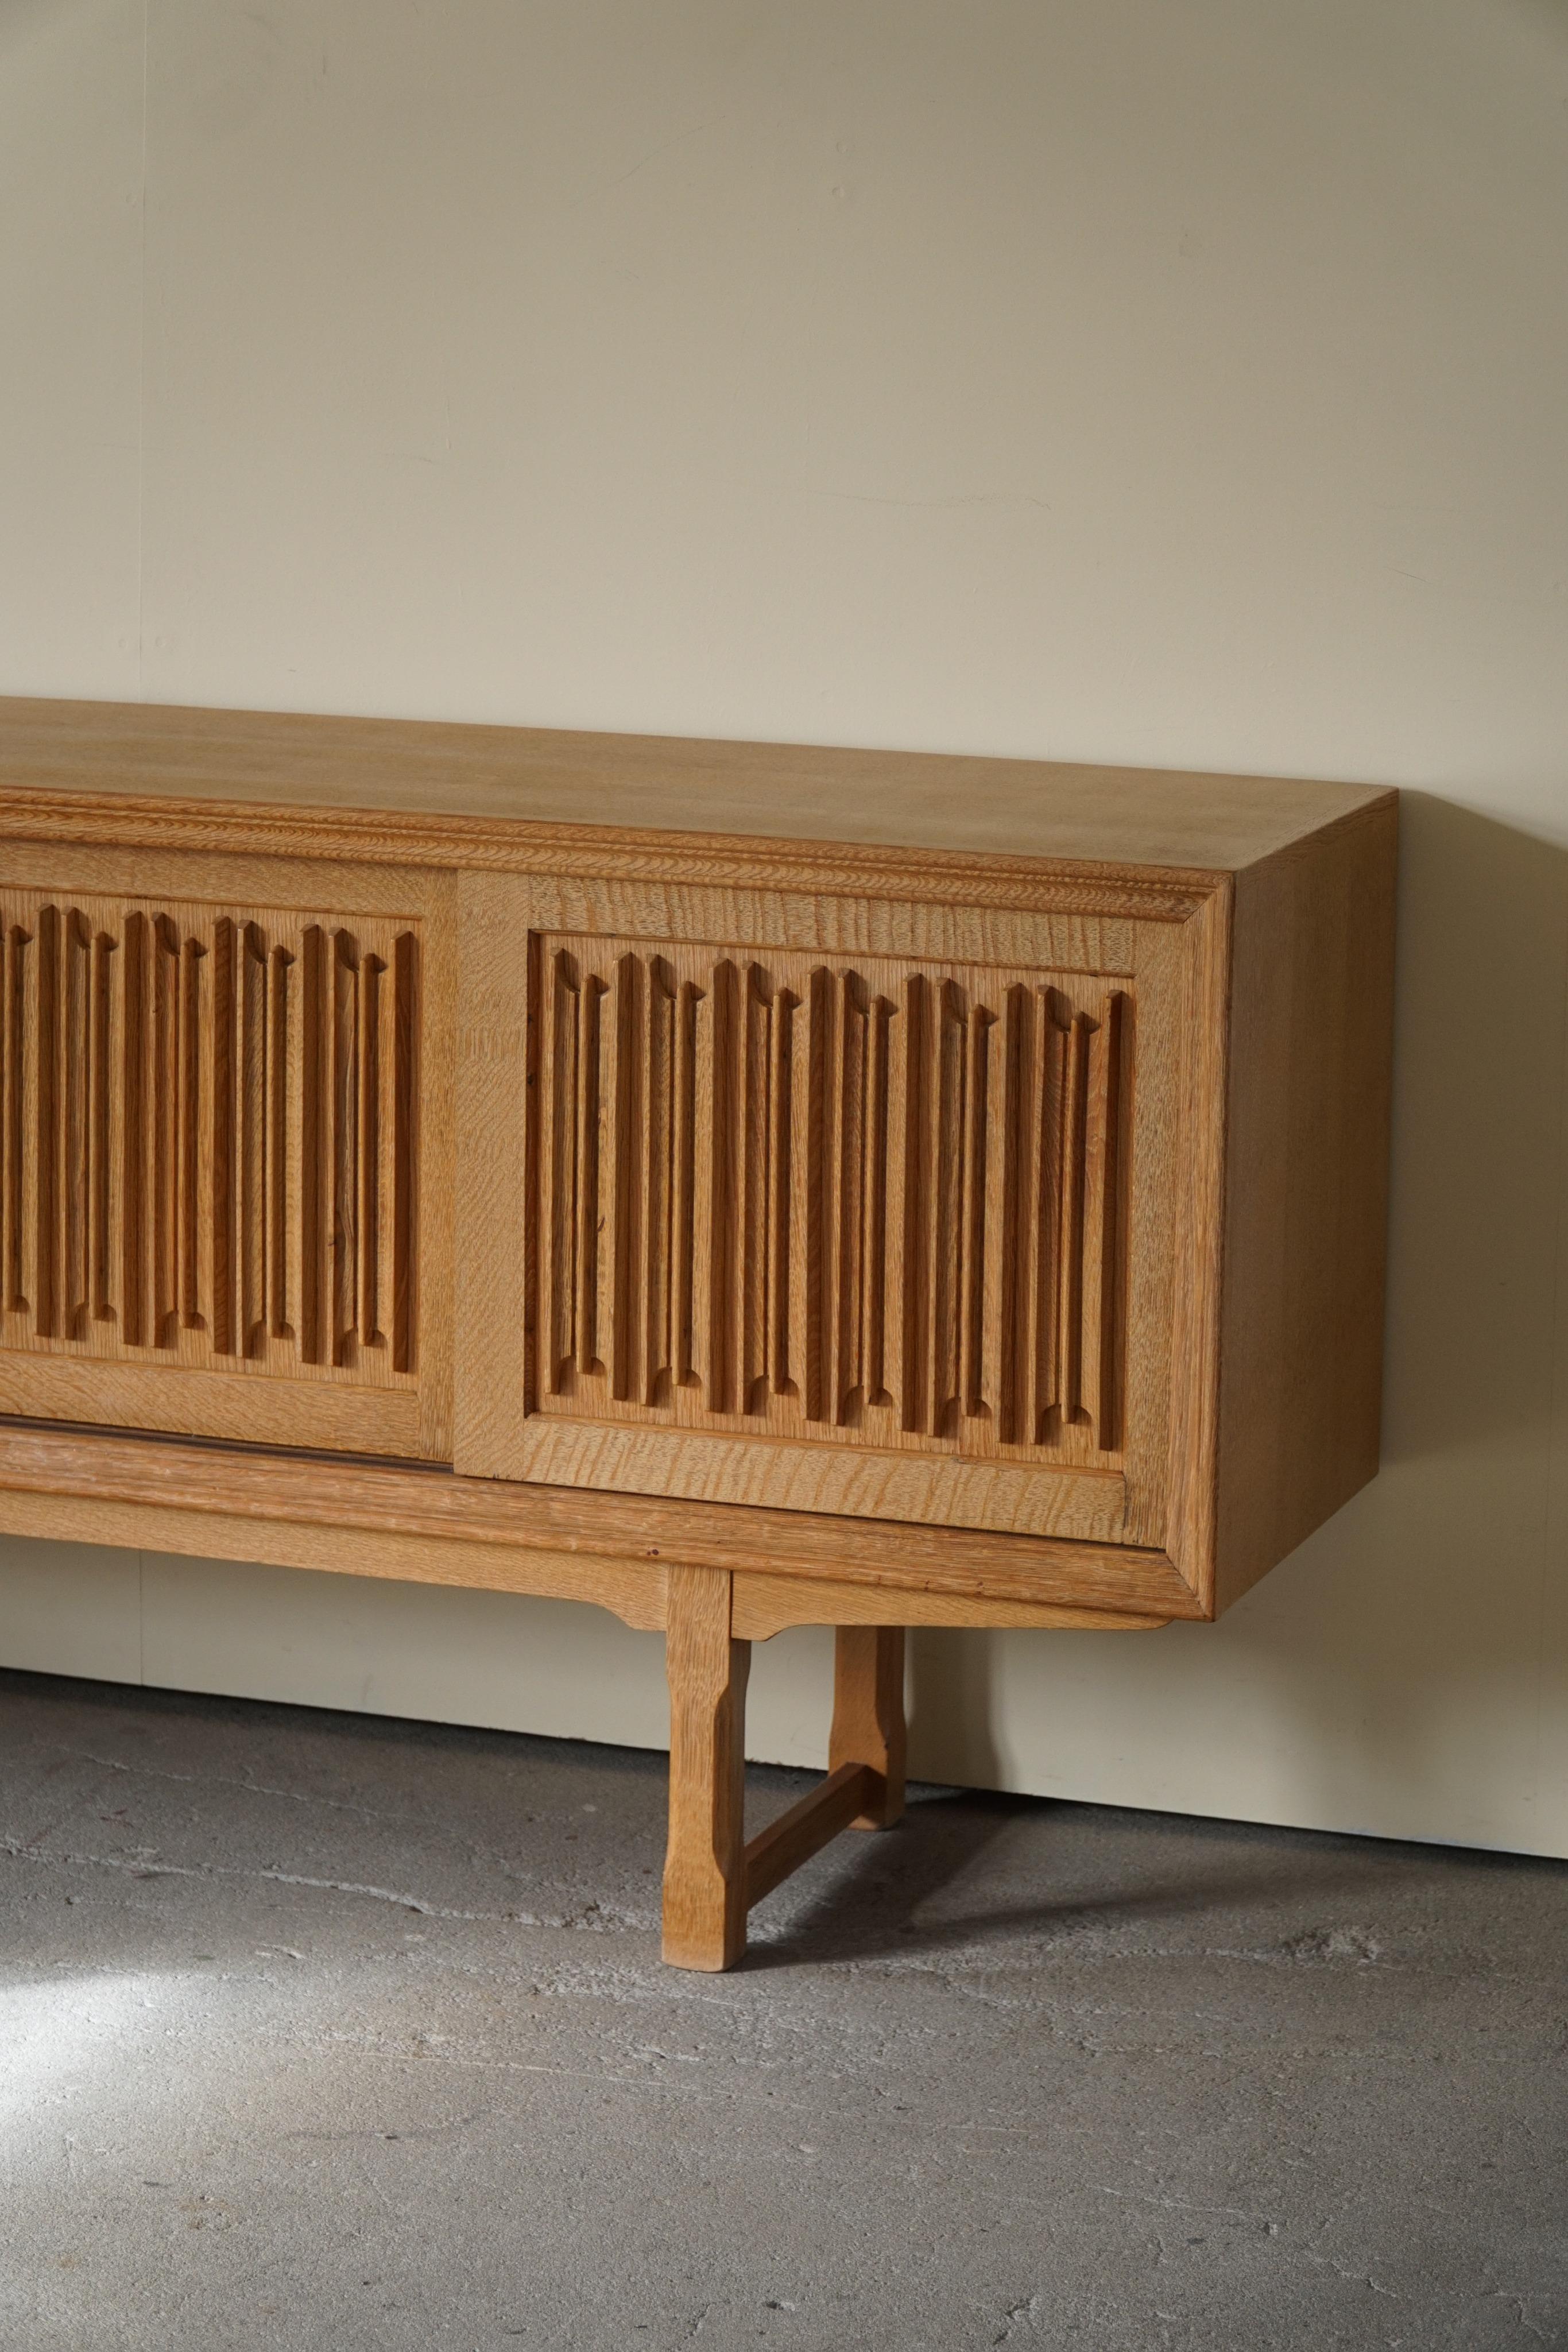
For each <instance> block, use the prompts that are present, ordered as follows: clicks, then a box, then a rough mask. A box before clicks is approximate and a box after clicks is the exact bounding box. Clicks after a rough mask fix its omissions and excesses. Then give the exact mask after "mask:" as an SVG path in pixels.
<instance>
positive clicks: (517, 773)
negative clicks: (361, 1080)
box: [0, 697, 1394, 873]
mask: <svg viewBox="0 0 1568 2352" xmlns="http://www.w3.org/2000/svg"><path fill="white" fill-rule="evenodd" d="M39 791H44V792H49V793H96V794H109V795H119V794H124V795H136V796H145V797H163V798H172V799H179V800H200V801H207V802H225V801H226V802H231V803H245V804H249V805H254V806H257V807H260V806H272V807H298V808H313V809H337V810H357V811H368V812H372V813H373V812H381V813H385V814H394V815H397V816H400V817H405V818H406V817H425V818H428V817H434V818H442V817H450V818H458V819H470V820H471V819H480V820H486V819H489V820H500V821H503V822H511V823H524V824H549V825H565V824H570V825H583V824H587V825H605V826H621V827H630V828H635V829H638V830H658V831H671V832H678V833H685V832H691V833H705V834H726V835H751V836H754V837H756V838H757V839H758V840H768V839H773V840H783V841H793V842H807V841H810V842H821V843H831V842H838V843H855V844H861V845H867V846H886V847H892V848H900V849H912V850H917V851H920V850H927V851H934V852H943V851H947V852H957V853H968V854H979V855H982V856H984V855H992V856H1009V857H1020V856H1021V857H1032V858H1040V859H1046V860H1050V861H1052V862H1061V861H1071V862H1077V861H1084V862H1090V863H1093V864H1096V865H1120V866H1145V867H1168V868H1174V869H1181V870H1184V871H1186V872H1189V873H1190V872H1193V871H1195V870H1197V871H1207V872H1212V873H1228V872H1237V871H1239V870H1241V869H1242V868H1244V867H1247V866H1251V865H1254V864H1256V863H1258V862H1259V861H1260V860H1261V859H1264V858H1267V857H1270V856H1273V855H1274V854H1275V853H1277V852H1278V851H1280V850H1282V849H1286V848H1288V847H1289V846H1290V845H1291V843H1292V842H1295V841H1299V840H1301V839H1302V838H1304V837H1305V836H1306V835H1310V834H1313V833H1316V832H1319V831H1321V830H1322V828H1323V827H1324V826H1328V825H1333V824H1336V823H1338V822H1340V821H1342V820H1343V819H1345V818H1348V817H1354V816H1355V815H1358V814H1362V813H1364V812H1365V811H1367V810H1370V809H1372V808H1375V807H1376V806H1378V805H1380V804H1383V803H1389V802H1391V801H1392V800H1393V799H1394V794H1393V793H1390V792H1388V791H1386V790H1379V789H1375V788H1369V787H1366V786H1363V785H1355V784H1343V783H1319V782H1305V781H1300V780H1295V779H1288V778H1280V777H1259V776H1228V775H1201V774H1187V773H1183V772H1164V771H1160V770H1155V769H1138V768H1112V767H1077V766H1069V765H1064V764H1061V763H1057V762H1051V761H1033V760H1001V759H983V758H975V757H968V756H957V755H947V754H945V753H936V752H918V751H832V750H826V749H822V748H820V747H817V746H812V745H806V744H781V743H741V742H726V741H721V740H706V739H699V738H684V737H677V736H656V735H603V734H572V733H566V732H561V731H558V730H547V729H543V728H514V727H491V726H475V725H469V724H463V725H445V724H441V723H437V722H433V721H429V720H421V719H342V718H322V717H302V716H297V715H294V714H290V713H284V712H274V711H232V710H207V709H183V708H174V707H169V706H159V705H154V704H144V703H112V702H69V701H56V700H41V699H31V698H18V697H0V799H3V798H4V796H5V794H7V793H28V794H30V793H37V792H39Z"/></svg>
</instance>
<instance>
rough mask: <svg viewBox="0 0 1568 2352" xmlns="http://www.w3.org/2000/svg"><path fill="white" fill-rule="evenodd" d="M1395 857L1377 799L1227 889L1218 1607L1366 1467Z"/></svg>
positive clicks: (1374, 1434) (1374, 1391)
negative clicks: (1229, 941) (1230, 931)
mask: <svg viewBox="0 0 1568 2352" xmlns="http://www.w3.org/2000/svg"><path fill="white" fill-rule="evenodd" d="M1396 854H1397V839H1396V811H1395V808H1394V806H1393V805H1392V804H1388V805H1385V806H1380V807H1378V808H1375V809H1372V810H1369V811H1367V812H1366V813H1365V814H1364V815H1362V816H1361V817H1359V818H1358V819H1357V820H1356V821H1355V822H1354V824H1343V825H1341V826H1339V827H1336V828H1335V829H1333V830H1332V831H1330V832H1327V833H1324V834H1321V835H1316V836H1314V837H1313V838H1312V839H1311V840H1309V841H1306V842H1302V843H1299V844H1297V845H1294V846H1293V847H1291V849H1290V850H1289V851H1282V852H1281V853H1280V854H1279V856H1276V857H1275V858H1272V859H1270V860H1269V861H1267V862H1265V863H1263V864H1261V865H1260V866H1256V867H1254V868H1253V869H1252V870H1251V871H1250V872H1249V873H1248V874H1246V875H1244V876H1242V877H1239V880H1238V883H1237V887H1236V918H1235V922H1236V946H1235V956H1234V968H1233V973H1232V988H1231V1014H1230V1051H1229V1057H1228V1098H1227V1109H1228V1129H1227V1153H1226V1161H1227V1181H1226V1192H1225V1210H1224V1221H1223V1234H1224V1265H1223V1272H1222V1276H1221V1279H1220V1285H1219V1299H1220V1329H1219V1332H1218V1360H1219V1365H1220V1368H1221V1369H1220V1378H1219V1395H1218V1442H1217V1445H1216V1449H1215V1493H1216V1506H1215V1508H1216V1515H1217V1533H1216V1538H1215V1549H1216V1556H1217V1557H1216V1585H1215V1607H1216V1608H1217V1609H1223V1608H1227V1607H1228V1606H1229V1604H1230V1603H1231V1602H1232V1601H1235V1600H1237V1599H1238V1598H1239V1595H1240V1594H1241V1593H1242V1592H1244V1591H1246V1590H1247V1589H1248V1587H1249V1585H1251V1584H1253V1583H1254V1582H1256V1580H1257V1579H1258V1578H1259V1577H1260V1576H1261V1575H1262V1574H1263V1572H1264V1570H1266V1569H1268V1568H1270V1567H1271V1566H1272V1565H1273V1564H1274V1562H1275V1561H1276V1560H1278V1559H1282V1558H1283V1557H1284V1555H1285V1554H1286V1553H1287V1552H1289V1551H1291V1550H1292V1549H1294V1548H1295V1546H1296V1545H1297V1544H1298V1543H1300V1542H1301V1540H1302V1538H1304V1537H1306V1536H1308V1535H1310V1534H1311V1533H1312V1529H1313V1528H1316V1527H1319V1526H1321V1525H1322V1521H1323V1520H1324V1519H1326V1518H1327V1517H1329V1515H1330V1514H1331V1513H1332V1512H1333V1511H1335V1510H1337V1509H1338V1508H1339V1507H1340V1506H1341V1505H1342V1504H1343V1503H1344V1502H1346V1501H1347V1500H1348V1499H1349V1497H1350V1496H1352V1495H1353V1494H1354V1493H1355V1491H1356V1489H1357V1488H1358V1487H1360V1486H1364V1484H1365V1483H1366V1481H1367V1480H1368V1479H1369V1478H1371V1477H1372V1476H1373V1475H1375V1471H1376V1469H1377V1460H1378V1433H1379V1407H1380V1402H1381V1391H1382V1369H1383V1305H1384V1267H1385V1251H1386V1227H1387V1202H1388V1192H1387V1183H1388V1177H1387V1171H1388V1129H1389V1095H1390V1061H1391V1049H1392V1038H1393V1000H1394V964H1393V945H1394V889H1395V869H1396Z"/></svg>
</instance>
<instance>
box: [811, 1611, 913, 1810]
mask: <svg viewBox="0 0 1568 2352" xmlns="http://www.w3.org/2000/svg"><path fill="white" fill-rule="evenodd" d="M850 1764H858V1765H861V1766H862V1767H863V1768H864V1769H865V1771H866V1773H867V1775H868V1776H869V1777H868V1779H867V1781H866V1784H865V1788H864V1790H863V1792H862V1800H863V1801H862V1804H861V1805H860V1807H859V1808H858V1810H857V1811H856V1812H855V1814H854V1816H853V1819H852V1823H851V1826H852V1828H854V1829H862V1830H885V1829H890V1828H891V1827H892V1825H893V1823H894V1822H895V1821H897V1819H898V1817H899V1815H900V1814H901V1813H902V1812H903V1811H904V1628H903V1626H902V1625H841V1626H840V1627H839V1629H838V1633H837V1634H836V1635H835V1637H834V1643H833V1723H832V1729H831V1732H830V1733H829V1735H828V1769H829V1771H830V1773H832V1772H836V1771H838V1770H840V1769H842V1768H843V1767H845V1766H847V1765H850Z"/></svg>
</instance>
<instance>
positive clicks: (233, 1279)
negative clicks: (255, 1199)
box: [212, 917, 239, 1356]
mask: <svg viewBox="0 0 1568 2352" xmlns="http://www.w3.org/2000/svg"><path fill="white" fill-rule="evenodd" d="M237 960H238V959H237V939H236V933H235V926H234V924H233V923H232V922H231V921H230V920H229V919H227V918H226V917H225V918H224V919H222V920H220V921H219V922H218V924H217V925H216V926H215V928H214V934H213V1159H212V1174H213V1345H214V1348H215V1349H217V1351H218V1353H219V1354H220V1355H221V1356H233V1355H237V1354H238V1353H239V1346H238V1340H237V1337H236V1333H237V1321H238V1304H237V1299H236V1296H235V1294H236V1291H237V1287H238V1273H239V1266H238V1257H239V1251H238V1246H237V1244H238V1240H239V1234H238V1225H239V1165H238V1154H237V1149H236V1135H235V1128H236V1125H237V1121H238V1116H239V1087H238V1084H237V1073H236V1070H235V1062H236V1059H237V1050H238V1023H239V986H238V974H237V971H236V970H235V966H236V963H237Z"/></svg>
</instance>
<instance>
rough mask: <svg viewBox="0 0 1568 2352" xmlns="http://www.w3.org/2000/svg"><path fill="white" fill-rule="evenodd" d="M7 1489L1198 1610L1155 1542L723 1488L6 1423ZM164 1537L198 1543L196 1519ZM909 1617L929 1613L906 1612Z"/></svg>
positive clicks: (758, 1574)
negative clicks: (942, 1522)
mask: <svg viewBox="0 0 1568 2352" xmlns="http://www.w3.org/2000/svg"><path fill="white" fill-rule="evenodd" d="M5 1493H18V1494H29V1493H30V1494H35V1495H53V1496H60V1497H62V1498H63V1497H66V1496H96V1497H98V1498H99V1499H100V1500H102V1501H104V1502H113V1503H116V1504H121V1505H126V1506H130V1507H136V1506H141V1505H146V1506H149V1507H154V1508H156V1509H158V1510H160V1511H167V1512H169V1513H171V1514H174V1515H178V1514H181V1513H183V1514H186V1515H188V1516H189V1517H190V1518H191V1520H192V1521H193V1527H194V1528H195V1529H196V1530H198V1531H199V1529H200V1528H201V1526H202V1524H203V1522H204V1520H205V1519H206V1518H207V1517H210V1516H211V1515H213V1514H219V1515H222V1516H223V1517H226V1518H232V1519H234V1520H236V1521H245V1522H246V1523H248V1524H249V1525H250V1526H251V1527H252V1528H253V1529H254V1531H255V1532H254V1535H253V1537H252V1539H251V1540H252V1546H253V1549H251V1551H250V1553H249V1554H248V1555H247V1556H248V1557H250V1558H252V1559H266V1558H267V1556H268V1555H267V1543H268V1540H269V1538H268V1533H267V1530H268V1528H269V1527H270V1526H271V1525H272V1524H274V1523H279V1522H281V1523H287V1524H290V1525H294V1524H309V1525H313V1526H315V1527H317V1528H321V1529H323V1530H330V1529H332V1528H357V1529H360V1530H362V1531H364V1532H366V1533H368V1534H374V1533H377V1532H383V1533H386V1534H388V1535H398V1536H408V1537H411V1538H423V1537H429V1538H432V1539H440V1540H443V1541H447V1540H450V1541H453V1542H456V1543H460V1544H463V1545H465V1546H467V1547H469V1548H470V1549H472V1551H473V1553H474V1557H475V1569H474V1580H475V1581H476V1583H486V1582H489V1581H490V1580H491V1579H490V1577H489V1575H488V1573H487V1572H486V1569H485V1567H484V1564H483V1554H484V1552H485V1550H486V1548H488V1547H492V1546H500V1547H505V1548H508V1549H516V1550H517V1551H519V1552H522V1551H538V1552H544V1553H549V1554H552V1555H554V1554H562V1555H566V1556H568V1557H570V1556H573V1555H579V1554H580V1555H582V1556H584V1557H586V1558H590V1559H620V1560H627V1561H632V1562H647V1563H656V1564H657V1565H658V1566H659V1567H660V1569H661V1570H662V1569H663V1567H664V1565H665V1564H666V1563H668V1562H670V1561H672V1560H676V1559H679V1560H684V1561H685V1562H687V1563H688V1564H692V1565H695V1566H701V1567H708V1568H714V1569H719V1570H724V1571H725V1572H727V1573H728V1572H732V1571H740V1570H744V1571H746V1572H747V1575H748V1576H749V1577H752V1578H754V1579H755V1580H756V1583H757V1585H758V1587H760V1586H763V1585H768V1584H775V1583H777V1584H779V1585H781V1586H788V1585H789V1583H791V1582H792V1581H793V1580H799V1579H804V1580H807V1583H808V1588H811V1587H814V1588H815V1590H816V1591H818V1592H820V1591H821V1588H822V1580H828V1582H829V1583H830V1584H832V1585H835V1586H837V1585H841V1586H843V1587H846V1588H850V1587H852V1588H854V1589H855V1590H857V1591H862V1592H863V1593H865V1594H866V1595H868V1596H869V1597H870V1599H871V1601H873V1603H875V1604H876V1605H877V1606H879V1607H882V1608H883V1616H884V1617H885V1615H886V1613H887V1612H886V1609H885V1606H884V1605H883V1604H882V1603H881V1602H879V1601H877V1596H878V1595H880V1594H883V1593H891V1592H898V1593H900V1594H901V1595H903V1594H906V1595H907V1596H908V1606H910V1607H911V1608H913V1609H915V1610H916V1611H917V1612H918V1611H919V1610H920V1609H927V1610H928V1609H930V1608H933V1607H936V1606H938V1605H941V1606H952V1607H953V1608H954V1609H955V1610H956V1612H957V1614H956V1616H955V1617H954V1618H953V1619H952V1621H951V1622H956V1623H970V1622H975V1621H974V1620H973V1618H972V1617H970V1616H968V1615H967V1614H966V1613H965V1612H967V1610H969V1609H970V1608H971V1607H973V1606H974V1605H975V1604H976V1603H977V1602H979V1601H988V1600H992V1601H998V1602H1004V1603H1020V1602H1021V1603H1024V1604H1026V1605H1028V1606H1030V1607H1042V1606H1043V1607H1045V1608H1048V1609H1061V1608H1067V1609H1069V1610H1071V1611H1075V1612H1076V1611H1082V1610H1095V1611H1098V1610H1104V1611H1107V1612H1112V1613H1113V1614H1126V1615H1130V1616H1134V1617H1138V1618H1143V1619H1147V1618H1149V1617H1151V1616H1182V1617H1193V1616H1196V1615H1197V1603H1196V1601H1195V1600H1194V1598H1193V1595H1192V1593H1191V1592H1190V1591H1189V1590H1188V1589H1187V1587H1186V1584H1185V1583H1184V1582H1183V1580H1182V1579H1181V1578H1180V1577H1179V1576H1178V1575H1177V1574H1176V1570H1175V1569H1174V1568H1173V1567H1172V1566H1171V1564H1170V1562H1169V1561H1168V1560H1167V1559H1165V1558H1164V1556H1163V1555H1162V1554H1160V1553H1157V1552H1149V1551H1146V1550H1145V1551H1140V1550H1134V1549H1129V1548H1126V1547H1120V1546H1113V1545H1095V1544H1078V1543H1054V1542H1051V1541H1049V1540H1039V1539H1036V1538H1029V1537H1005V1536H1002V1537H998V1536H987V1535H979V1534H974V1533H971V1532H969V1531H967V1530H961V1529H946V1528H899V1527H891V1526H886V1525H879V1524H878V1523H876V1522H875V1521H867V1520H855V1519H830V1518H823V1517H818V1516H815V1515H813V1514H810V1513H806V1512H792V1511H758V1510H752V1509H748V1508H746V1507H741V1506H737V1505H735V1504H728V1503H709V1504H701V1503H667V1502H657V1501H650V1500H648V1499H646V1498H643V1497H640V1496H625V1495H596V1494H590V1493H586V1492H582V1491H580V1490H576V1489H571V1488H567V1489H561V1488H556V1487H548V1486H515V1485H511V1484H507V1483H503V1482H502V1481H500V1480H497V1479H491V1478H465V1477H458V1476H455V1475H454V1474H453V1473H451V1472H450V1471H444V1470H440V1469H436V1468H434V1467H427V1468H415V1467H413V1466H412V1465H390V1464H386V1465H383V1464H371V1463H369V1462H354V1461H348V1460H344V1459H341V1458H329V1457H312V1456H309V1455H302V1454H285V1453H282V1452H273V1451H269V1450H264V1449H263V1448H261V1447H256V1448H253V1449H249V1450H246V1449H242V1448H240V1447H236V1446H233V1445H218V1444H197V1443H188V1442H185V1441H183V1440H180V1439H174V1438H152V1437H149V1438H141V1437H127V1436H123V1435H120V1434H117V1433H107V1432H89V1431H82V1430H71V1429H56V1428H50V1427H49V1426H48V1425H47V1424H45V1423H18V1422H11V1423H0V1494H5ZM118 1540H122V1541H131V1540H132V1538H131V1537H129V1536H127V1537H124V1538H118ZM172 1549H178V1550H187V1551H188V1550H191V1549H200V1541H199V1534H198V1535H195V1536H193V1538H191V1539H189V1540H186V1541H184V1542H182V1543H180V1544H177V1545H175V1546H173V1547H172ZM903 1607H904V1602H902V1601H901V1603H900V1608H901V1610H902V1608H903ZM781 1622H797V1621H796V1620H794V1619H785V1620H782V1621H781ZM804 1622H821V1620H820V1619H817V1620H812V1619H807V1620H805V1621H804ZM909 1622H933V1620H932V1619H931V1618H930V1617H929V1616H920V1615H918V1614H917V1615H916V1616H915V1617H912V1618H911V1619H910V1620H909ZM1008 1622H1012V1621H1011V1620H1009V1621H1008Z"/></svg>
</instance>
